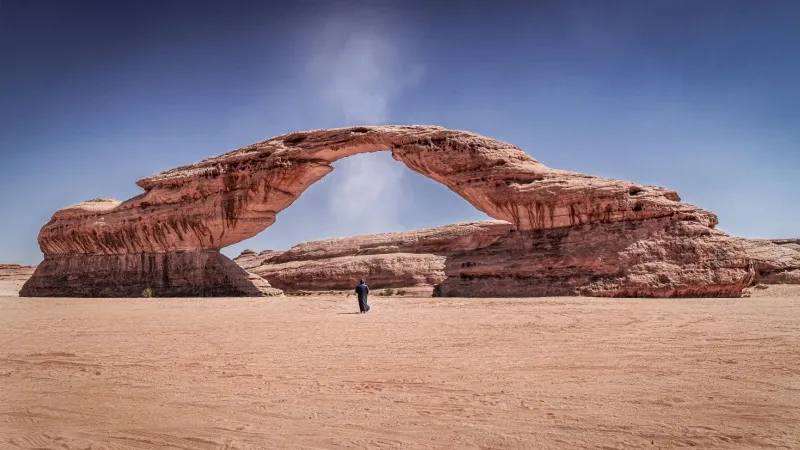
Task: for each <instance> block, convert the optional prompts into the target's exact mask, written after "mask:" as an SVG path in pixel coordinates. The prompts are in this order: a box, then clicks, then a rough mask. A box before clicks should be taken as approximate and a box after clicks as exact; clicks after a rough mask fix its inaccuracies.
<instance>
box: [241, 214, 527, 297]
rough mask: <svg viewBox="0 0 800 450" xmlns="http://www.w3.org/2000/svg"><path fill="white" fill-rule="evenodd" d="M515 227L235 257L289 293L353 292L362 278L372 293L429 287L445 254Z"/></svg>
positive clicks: (310, 245)
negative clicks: (375, 290) (382, 290)
mask: <svg viewBox="0 0 800 450" xmlns="http://www.w3.org/2000/svg"><path fill="white" fill-rule="evenodd" d="M511 229H512V226H511V224H509V223H508V222H504V221H497V220H495V221H482V222H468V223H459V224H453V225H447V226H443V227H437V228H429V229H423V230H414V231H405V232H398V233H381V234H373V235H367V236H358V237H353V238H340V239H326V240H320V241H312V242H306V243H303V244H299V245H296V246H294V247H292V248H290V249H289V250H287V251H283V252H280V251H269V250H267V251H264V252H261V253H259V254H256V253H255V252H252V251H245V252H242V254H241V255H239V256H238V257H237V258H235V259H234V261H236V263H237V264H239V265H240V266H242V267H243V268H246V269H247V270H248V271H250V272H252V273H255V274H258V275H260V276H262V277H264V278H266V279H268V280H269V281H270V284H271V285H273V286H275V287H276V288H279V289H282V290H284V291H286V292H299V291H328V290H351V289H352V288H353V286H355V284H356V282H357V281H358V280H359V279H360V278H366V279H367V280H369V285H370V287H371V288H373V289H380V288H401V287H402V288H406V287H423V286H424V287H430V288H431V289H430V292H433V286H434V285H438V284H439V283H441V282H442V281H444V278H445V275H444V266H445V259H446V258H447V255H450V254H452V253H454V252H459V251H469V250H474V249H478V248H482V247H485V246H487V245H491V244H492V243H494V242H496V241H497V240H498V239H501V238H503V237H505V236H506V235H507V234H508V233H509V232H510V231H511Z"/></svg>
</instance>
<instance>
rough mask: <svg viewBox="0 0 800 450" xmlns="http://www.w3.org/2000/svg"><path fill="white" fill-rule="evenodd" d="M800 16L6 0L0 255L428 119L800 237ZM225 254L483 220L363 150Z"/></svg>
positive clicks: (774, 7)
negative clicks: (293, 147)
mask: <svg viewBox="0 0 800 450" xmlns="http://www.w3.org/2000/svg"><path fill="white" fill-rule="evenodd" d="M798 24H800V2H797V1H793V0H786V1H782V0H768V1H764V2H756V1H739V0H704V1H700V2H698V1H684V0H651V1H638V0H633V1H626V0H613V1H612V0H595V1H568V0H554V1H541V2H537V1H521V0H520V1H493V2H487V1H480V0H474V1H463V2H457V1H446V0H439V1H437V0H430V1H417V0H403V1H402V2H399V1H391V2H390V1H385V2H382V1H379V0H376V1H366V0H362V1H356V0H349V1H342V0H328V1H311V0H293V1H291V2H289V1H287V2H283V3H282V4H280V3H278V2H268V1H247V0H227V1H208V0H185V1H177V0H162V1H151V0H138V1H125V0H115V1H113V2H112V1H107V0H97V1H88V0H87V1H78V0H73V1H71V0H35V1H33V0H0V156H1V157H2V160H1V161H0V162H1V164H0V192H1V193H2V194H0V213H2V215H3V217H2V218H1V219H0V262H15V263H24V264H36V263H38V262H39V261H40V260H41V258H42V254H41V252H40V250H39V247H38V244H37V242H36V237H37V234H38V232H39V229H40V228H41V226H42V225H44V224H45V223H46V222H47V221H48V220H49V219H50V217H51V216H52V214H53V213H54V212H55V211H56V210H58V209H59V208H62V207H65V206H68V205H71V204H74V203H77V202H80V201H83V200H87V199H91V198H97V197H113V198H117V199H120V200H124V199H127V198H130V197H132V196H134V195H137V194H139V193H141V189H140V188H139V187H138V186H136V184H135V182H136V180H138V179H140V178H143V177H146V176H150V175H153V174H156V173H158V172H161V171H163V170H167V169H170V168H173V167H177V166H180V165H184V164H189V163H194V162H198V161H200V160H202V159H204V158H206V157H209V156H214V155H218V154H221V153H224V152H227V151H229V150H233V149H236V148H239V147H243V146H245V145H248V144H250V143H253V142H256V141H260V140H263V139H267V138H269V137H272V136H276V135H280V134H283V133H288V132H292V131H301V130H309V129H318V128H327V127H340V126H348V125H360V124H430V125H441V126H444V127H447V128H453V129H461V130H469V131H473V132H476V133H479V134H482V135H485V136H488V137H491V138H494V139H499V140H502V141H506V142H510V143H512V144H514V145H517V146H519V147H521V148H522V149H523V150H525V151H527V152H528V153H529V154H531V155H532V156H533V157H535V158H537V159H538V160H540V161H541V162H543V163H544V164H546V165H547V166H550V167H554V168H560V169H567V170H572V171H579V172H584V173H590V174H595V175H600V176H605V177H610V178H618V179H626V180H632V181H636V182H639V183H642V184H652V185H659V186H665V187H668V188H671V189H674V190H676V191H677V192H678V193H679V194H680V195H681V197H682V199H683V200H684V201H686V202H689V203H693V204H695V205H698V206H700V207H703V208H705V209H708V210H711V211H713V212H715V213H716V214H717V215H718V216H719V218H720V225H719V227H718V228H719V229H722V230H723V231H725V232H728V233H730V234H734V235H739V236H745V237H766V238H778V237H797V236H800V212H798V211H800V210H799V209H798V207H797V206H796V205H797V203H796V202H797V197H798V193H800V176H798V174H800V170H799V169H800V58H798V57H797V55H800V25H798ZM334 167H335V170H334V171H333V172H332V173H331V174H329V175H327V176H326V177H325V178H323V179H322V180H320V181H319V182H317V183H316V184H314V185H312V186H311V187H309V189H308V190H307V191H306V192H305V193H304V194H303V195H302V196H301V197H300V198H299V199H298V200H297V201H296V202H295V203H294V204H293V205H292V206H291V207H289V208H288V209H286V210H284V211H283V212H281V213H280V214H278V216H277V221H276V223H275V224H274V225H273V226H271V227H269V228H268V229H266V230H265V231H264V232H262V233H260V234H259V235H258V236H256V237H254V238H251V239H249V240H247V241H244V242H241V243H239V244H236V245H233V246H231V247H228V248H226V249H224V250H223V253H225V254H227V255H229V256H235V255H237V254H238V253H239V252H240V251H241V250H243V249H245V248H250V249H253V250H264V249H285V248H288V247H290V246H292V245H294V244H298V243H301V242H304V241H308V240H314V239H324V238H331V237H344V236H351V235H358V234H365V233H377V232H388V231H401V230H408V229H415V228H424V227H432V226H439V225H445V224H448V223H455V222H462V221H470V220H482V219H486V218H487V216H485V215H484V214H483V213H481V212H479V211H476V210H475V209H474V208H473V207H472V206H470V205H469V204H468V203H467V202H466V201H464V200H463V199H462V198H460V197H459V196H457V195H456V194H455V193H453V192H451V191H449V190H448V189H447V188H445V187H444V186H442V185H440V184H438V183H436V182H434V181H432V180H430V179H427V178H425V177H423V176H421V175H419V174H416V173H414V172H412V171H410V170H408V169H407V168H406V167H405V166H404V165H403V164H402V163H399V162H396V161H394V160H393V159H392V158H391V155H390V154H389V153H388V152H379V153H373V154H367V155H363V154H362V155H355V156H352V157H350V158H347V159H344V160H341V161H338V162H337V163H335V164H334Z"/></svg>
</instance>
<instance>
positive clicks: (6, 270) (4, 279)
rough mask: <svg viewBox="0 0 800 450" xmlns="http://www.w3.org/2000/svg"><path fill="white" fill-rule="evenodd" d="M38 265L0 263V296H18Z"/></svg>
mask: <svg viewBox="0 0 800 450" xmlns="http://www.w3.org/2000/svg"><path fill="white" fill-rule="evenodd" d="M35 270H36V266H23V265H20V264H0V297H16V296H18V295H19V290H20V288H21V287H22V285H23V284H25V282H26V281H28V279H29V278H30V277H31V275H33V272H34V271H35Z"/></svg>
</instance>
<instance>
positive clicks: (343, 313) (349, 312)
mask: <svg viewBox="0 0 800 450" xmlns="http://www.w3.org/2000/svg"><path fill="white" fill-rule="evenodd" d="M336 314H361V313H360V312H346V313H345V312H341V313H336Z"/></svg>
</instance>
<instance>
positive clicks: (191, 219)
mask: <svg viewBox="0 0 800 450" xmlns="http://www.w3.org/2000/svg"><path fill="white" fill-rule="evenodd" d="M384 150H387V151H391V152H392V156H393V157H394V159H396V160H398V161H400V162H402V163H404V164H405V165H406V166H407V167H408V168H410V169H411V170H414V171H415V172H418V173H420V174H422V175H425V176H427V177H429V178H431V179H433V180H436V181H438V182H440V183H442V184H444V185H445V186H447V187H448V188H449V189H451V190H452V191H454V192H455V193H457V194H458V195H460V196H461V197H463V198H464V199H466V200H467V201H468V202H470V203H471V204H472V205H473V206H475V207H476V208H477V209H479V210H481V211H483V212H485V213H486V214H487V215H489V216H491V217H493V218H495V219H500V220H505V221H507V222H509V223H510V224H512V228H513V229H514V230H517V232H526V231H537V230H539V231H541V230H551V229H568V228H575V227H581V226H587V225H593V224H609V223H615V222H639V221H645V220H649V221H658V223H661V224H663V226H661V225H660V226H661V228H664V227H665V226H667V225H666V224H669V223H671V222H676V221H679V222H682V223H689V224H691V225H692V226H693V227H696V229H698V230H709V232H710V231H711V230H713V228H714V226H715V225H716V223H717V218H716V216H715V215H714V214H712V213H710V212H708V211H704V210H702V209H700V208H697V207H695V206H692V205H688V204H684V203H681V202H680V198H679V197H678V195H677V194H676V193H675V192H674V191H670V190H667V189H664V188H659V187H652V186H642V185H639V184H636V183H632V182H627V181H618V180H609V179H604V178H600V177H595V176H590V175H584V174H580V173H575V172H568V171H563V170H557V169H552V168H549V167H547V166H545V165H543V164H542V163H540V162H539V161H537V160H536V159H534V158H533V157H531V156H529V155H528V154H527V153H525V152H524V151H522V150H521V149H519V148H518V147H515V146H513V145H511V144H507V143H504V142H500V141H497V140H494V139H490V138H486V137H483V136H480V135H477V134H474V133H470V132H466V131H454V130H447V129H444V128H441V127H435V126H371V127H350V128H340V129H328V130H316V131H307V132H298V133H291V134H287V135H282V136H278V137H275V138H271V139H268V140H266V141H262V142H258V143H255V144H252V145H249V146H247V147H244V148H241V149H239V150H234V151H231V152H229V153H225V154H223V155H220V156H217V157H213V158H208V159H206V160H203V161H201V162H199V163H197V164H192V165H188V166H182V167H178V168H175V169H172V170H169V171H166V172H163V173H160V174H158V175H155V176H152V177H148V178H144V179H142V180H139V181H138V183H137V184H138V185H139V186H140V187H142V188H143V189H144V193H142V194H140V195H138V196H136V197H134V198H131V199H129V200H126V201H124V202H119V201H117V200H113V199H95V200H90V201H87V202H83V203H80V204H77V205H73V206H70V207H67V208H64V209H62V210H60V211H58V212H56V213H55V214H54V215H53V218H52V219H51V220H50V222H48V223H47V224H46V225H44V226H43V227H42V230H41V232H40V234H39V238H38V241H39V245H40V247H41V250H42V252H43V253H44V255H45V260H44V262H43V263H42V264H41V265H40V266H39V268H38V269H37V271H36V274H34V276H33V277H32V278H31V280H30V281H29V282H28V283H27V284H26V285H25V287H24V288H23V290H22V292H21V295H26V296H134V295H138V294H139V293H140V292H141V289H143V288H144V287H147V286H155V288H156V291H157V293H159V294H161V295H264V294H266V295H269V294H279V291H277V290H274V289H270V288H269V287H268V284H267V283H266V282H265V281H264V280H262V279H260V278H258V277H255V276H253V275H250V274H248V273H247V272H245V271H244V270H242V269H239V268H238V267H237V266H235V265H234V264H233V263H232V262H231V261H230V260H229V259H228V258H226V257H224V256H222V255H221V254H220V253H219V250H220V249H222V248H224V247H227V246H229V245H231V244H234V243H237V242H240V241H242V240H244V239H247V238H249V237H252V236H254V235H256V234H257V233H259V232H261V231H263V230H264V229H265V228H267V227H269V226H270V225H271V224H272V223H274V221H275V217H276V215H277V214H278V213H279V212H280V211H281V210H283V209H285V208H287V207H289V206H290V205H291V204H292V203H293V202H294V201H295V200H296V199H297V198H298V197H299V196H300V195H301V194H302V193H303V191H305V189H306V188H307V187H308V186H310V185H311V184H313V183H314V182H316V181H318V180H319V179H321V178H322V177H323V176H325V175H326V174H328V173H329V172H330V171H331V170H333V169H332V167H331V165H330V164H331V163H332V162H334V161H336V160H338V159H341V158H345V157H348V156H351V155H354V154H357V153H367V152H374V151H384ZM715 233H719V232H716V231H715ZM737 274H739V273H738V272H737ZM745 274H746V273H745ZM734 275H736V274H731V275H730V276H727V275H726V277H725V280H722V281H720V282H722V284H725V285H726V286H729V285H732V283H733V284H736V285H738V284H740V283H741V280H729V279H728V278H731V277H734ZM737 276H738V275H737ZM743 276H744V275H743ZM734 278H735V277H734ZM718 281H719V280H718ZM718 284H719V283H718ZM726 289H728V291H731V289H730V288H726ZM735 290H736V288H733V291H735ZM733 291H731V292H733Z"/></svg>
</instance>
